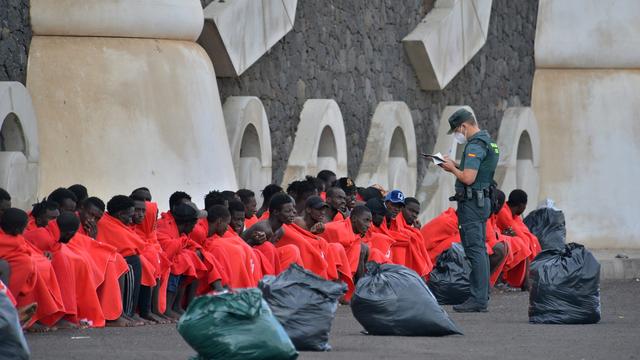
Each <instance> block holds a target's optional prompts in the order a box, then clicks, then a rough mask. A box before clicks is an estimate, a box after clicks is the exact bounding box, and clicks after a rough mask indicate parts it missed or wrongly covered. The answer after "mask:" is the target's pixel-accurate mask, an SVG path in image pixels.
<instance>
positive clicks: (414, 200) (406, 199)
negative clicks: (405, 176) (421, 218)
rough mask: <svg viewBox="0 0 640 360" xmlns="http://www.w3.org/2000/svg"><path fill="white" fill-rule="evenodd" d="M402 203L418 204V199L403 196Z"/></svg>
mask: <svg viewBox="0 0 640 360" xmlns="http://www.w3.org/2000/svg"><path fill="white" fill-rule="evenodd" d="M404 204H405V205H409V204H416V205H418V206H420V201H418V199H416V198H414V197H408V198H404Z"/></svg>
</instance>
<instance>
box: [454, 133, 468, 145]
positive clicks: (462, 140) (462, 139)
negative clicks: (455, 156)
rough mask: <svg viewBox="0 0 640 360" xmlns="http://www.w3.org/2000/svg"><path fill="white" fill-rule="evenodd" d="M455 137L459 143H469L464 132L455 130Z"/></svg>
mask: <svg viewBox="0 0 640 360" xmlns="http://www.w3.org/2000/svg"><path fill="white" fill-rule="evenodd" d="M453 138H454V139H455V140H456V142H457V143H458V144H461V145H464V144H466V143H467V137H466V136H465V135H464V134H463V133H459V132H454V133H453Z"/></svg>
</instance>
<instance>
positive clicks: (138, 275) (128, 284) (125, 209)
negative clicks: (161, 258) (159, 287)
mask: <svg viewBox="0 0 640 360" xmlns="http://www.w3.org/2000/svg"><path fill="white" fill-rule="evenodd" d="M134 214H135V203H134V201H133V200H132V199H131V198H130V197H128V196H125V195H116V196H114V197H112V198H111V200H109V202H108V203H107V213H106V214H104V216H103V217H102V219H100V221H99V222H98V235H97V240H98V241H102V242H104V243H107V244H109V245H112V246H114V247H115V248H116V249H117V250H118V253H120V255H122V256H123V257H124V259H125V260H126V262H127V264H128V265H129V269H130V271H129V272H128V273H127V274H126V280H127V281H125V284H124V285H125V286H124V288H123V291H122V294H123V301H122V303H123V307H124V314H125V315H126V316H127V317H129V318H131V319H133V320H134V321H135V322H136V323H137V324H139V325H144V324H147V323H149V322H148V321H147V320H145V319H143V318H141V317H140V316H139V315H138V314H137V313H136V309H142V313H143V314H145V313H144V312H145V311H146V309H147V308H148V304H147V303H148V302H149V301H150V299H149V296H148V295H149V294H148V293H144V294H143V296H142V297H141V296H140V288H141V286H146V287H153V286H155V285H156V278H155V269H156V267H155V264H153V263H151V262H150V261H149V260H148V259H147V258H145V257H144V256H141V254H143V253H144V252H145V250H146V249H145V248H146V247H147V243H146V242H145V240H143V239H142V238H140V236H138V234H136V232H135V231H134V230H133V229H132V228H131V225H132V224H133V216H134Z"/></svg>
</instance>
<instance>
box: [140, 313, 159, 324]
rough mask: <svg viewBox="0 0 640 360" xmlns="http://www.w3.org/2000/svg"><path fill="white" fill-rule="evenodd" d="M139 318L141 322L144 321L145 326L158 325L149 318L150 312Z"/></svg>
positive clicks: (154, 320)
mask: <svg viewBox="0 0 640 360" xmlns="http://www.w3.org/2000/svg"><path fill="white" fill-rule="evenodd" d="M139 317H140V319H142V321H144V323H145V324H147V325H155V324H157V323H158V322H157V321H156V319H154V318H153V317H152V316H151V313H150V312H149V313H146V314H140V315H139Z"/></svg>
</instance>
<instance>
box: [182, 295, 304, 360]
mask: <svg viewBox="0 0 640 360" xmlns="http://www.w3.org/2000/svg"><path fill="white" fill-rule="evenodd" d="M178 332H179V333H180V335H182V337H183V338H184V339H185V340H186V342H187V343H188V344H189V345H191V347H192V348H193V349H194V350H195V351H197V352H198V359H202V360H205V359H207V360H208V359H225V360H235V359H238V360H241V359H282V360H289V359H296V358H297V357H298V353H297V352H296V349H295V348H294V347H293V344H292V343H291V340H290V339H289V336H287V333H286V332H285V331H284V329H283V328H282V326H281V325H280V323H279V322H278V320H276V318H275V317H274V316H273V314H271V310H270V309H269V305H267V303H266V302H265V301H264V300H263V299H262V293H261V292H260V290H259V289H243V290H239V291H237V292H234V293H226V294H220V295H204V296H201V297H198V298H196V299H194V300H193V301H192V302H191V304H189V307H188V308H187V311H186V312H185V313H184V314H183V315H182V317H181V318H180V321H179V322H178Z"/></svg>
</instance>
